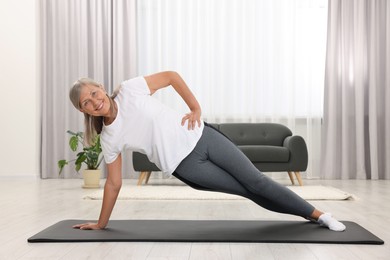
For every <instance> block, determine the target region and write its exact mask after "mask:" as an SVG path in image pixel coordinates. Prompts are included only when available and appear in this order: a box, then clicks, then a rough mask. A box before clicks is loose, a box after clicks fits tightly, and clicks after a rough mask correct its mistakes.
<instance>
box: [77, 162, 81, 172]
mask: <svg viewBox="0 0 390 260" xmlns="http://www.w3.org/2000/svg"><path fill="white" fill-rule="evenodd" d="M80 168H81V163H79V164H76V171H77V172H78V171H80Z"/></svg>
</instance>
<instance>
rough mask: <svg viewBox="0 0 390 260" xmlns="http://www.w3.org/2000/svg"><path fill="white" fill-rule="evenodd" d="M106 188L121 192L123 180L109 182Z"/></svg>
mask: <svg viewBox="0 0 390 260" xmlns="http://www.w3.org/2000/svg"><path fill="white" fill-rule="evenodd" d="M106 186H107V187H109V188H110V189H112V190H113V191H117V192H119V191H120V189H121V188H122V180H118V181H107V182H106Z"/></svg>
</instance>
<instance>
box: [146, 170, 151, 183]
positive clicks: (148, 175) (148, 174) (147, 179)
mask: <svg viewBox="0 0 390 260" xmlns="http://www.w3.org/2000/svg"><path fill="white" fill-rule="evenodd" d="M150 175H152V172H150V171H149V172H146V180H145V184H148V182H149V178H150Z"/></svg>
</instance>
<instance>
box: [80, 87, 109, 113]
mask: <svg viewBox="0 0 390 260" xmlns="http://www.w3.org/2000/svg"><path fill="white" fill-rule="evenodd" d="M110 105H111V104H110V100H109V99H108V97H107V95H106V92H105V91H104V89H103V88H100V87H97V86H94V85H89V84H88V85H84V86H82V88H81V93H80V108H81V109H80V110H81V112H83V113H87V114H89V115H91V116H104V117H108V116H109V115H110Z"/></svg>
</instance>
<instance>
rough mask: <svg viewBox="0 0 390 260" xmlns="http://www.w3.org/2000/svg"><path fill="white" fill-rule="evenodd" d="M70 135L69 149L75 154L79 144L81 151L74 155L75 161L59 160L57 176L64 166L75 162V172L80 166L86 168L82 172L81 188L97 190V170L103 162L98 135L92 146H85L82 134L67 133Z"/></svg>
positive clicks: (99, 172)
mask: <svg viewBox="0 0 390 260" xmlns="http://www.w3.org/2000/svg"><path fill="white" fill-rule="evenodd" d="M67 133H68V134H70V135H71V137H70V139H69V147H70V149H71V150H72V151H73V152H76V151H77V149H78V147H79V144H81V145H82V147H83V150H82V151H81V152H79V153H77V155H76V159H73V160H70V161H67V160H59V161H58V167H59V169H60V171H59V174H60V175H61V173H62V170H63V169H64V167H65V165H68V164H69V163H70V162H73V161H74V162H75V169H76V171H77V172H79V171H80V169H81V166H82V164H83V163H84V164H85V165H86V166H87V169H84V170H83V178H84V185H83V188H99V187H100V175H101V171H100V169H99V166H100V163H101V162H102V160H103V156H101V153H102V148H101V145H100V135H97V136H96V138H95V140H94V141H93V143H92V145H90V146H86V145H85V142H84V134H83V132H77V133H75V132H72V131H67Z"/></svg>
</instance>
